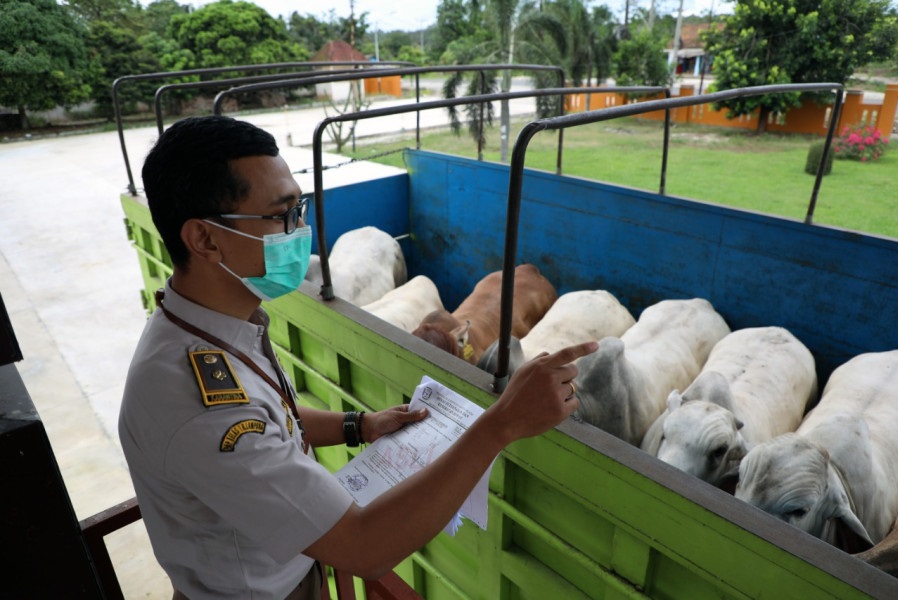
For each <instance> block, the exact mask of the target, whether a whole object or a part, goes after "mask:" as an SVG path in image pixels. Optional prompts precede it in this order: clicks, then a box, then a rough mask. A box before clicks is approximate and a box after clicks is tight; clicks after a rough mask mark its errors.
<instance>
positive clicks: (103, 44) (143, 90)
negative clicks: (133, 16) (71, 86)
mask: <svg viewBox="0 0 898 600" xmlns="http://www.w3.org/2000/svg"><path fill="white" fill-rule="evenodd" d="M87 44H88V46H89V48H90V52H91V54H92V58H93V65H94V67H95V69H94V70H92V72H91V80H90V81H91V87H92V88H93V93H92V97H93V99H94V102H96V104H97V107H98V109H99V111H100V112H101V113H102V114H103V115H105V116H107V117H109V116H111V115H112V96H111V90H112V82H113V81H115V80H116V79H118V78H119V77H122V76H124V75H132V74H139V73H155V72H158V71H161V70H162V68H161V66H160V64H159V59H158V58H157V56H156V55H155V54H154V53H153V52H151V51H149V50H148V49H147V48H145V47H144V46H143V44H142V43H141V41H140V39H139V38H138V37H137V36H136V35H135V33H134V32H133V31H132V30H130V29H124V28H122V27H119V26H118V25H116V24H115V23H113V22H111V21H105V20H99V21H94V22H93V23H91V26H90V33H89V34H88V35H87ZM157 85H158V84H157V83H156V82H149V81H148V82H133V83H132V85H128V86H122V88H121V96H120V99H121V101H122V102H124V103H129V102H130V103H134V102H136V101H138V100H146V101H151V100H152V98H153V91H154V89H155V88H156V86H157Z"/></svg>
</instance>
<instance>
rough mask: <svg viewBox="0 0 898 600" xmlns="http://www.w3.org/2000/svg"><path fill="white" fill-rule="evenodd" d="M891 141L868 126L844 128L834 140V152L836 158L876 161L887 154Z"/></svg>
mask: <svg viewBox="0 0 898 600" xmlns="http://www.w3.org/2000/svg"><path fill="white" fill-rule="evenodd" d="M888 143H889V140H887V139H885V138H884V137H882V133H880V131H879V130H878V129H875V128H873V127H870V126H866V125H851V126H849V127H843V128H842V131H841V133H839V136H838V137H837V138H836V139H834V140H833V152H834V153H835V156H836V158H841V159H847V160H859V161H861V162H868V161H871V160H876V159H878V158H879V157H880V156H882V153H883V152H885V149H886V146H887V145H888Z"/></svg>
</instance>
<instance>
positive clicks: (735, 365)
mask: <svg viewBox="0 0 898 600" xmlns="http://www.w3.org/2000/svg"><path fill="white" fill-rule="evenodd" d="M816 399H817V371H816V368H815V364H814V356H813V355H812V354H811V351H810V350H808V349H807V347H806V346H805V345H804V344H802V343H801V342H800V341H799V340H798V339H797V338H796V337H795V336H794V335H792V334H791V333H790V332H789V331H787V330H786V329H783V328H782V327H749V328H746V329H740V330H738V331H734V332H732V333H730V334H729V335H727V336H726V337H725V338H723V339H722V340H720V341H719V342H718V343H717V345H716V346H714V349H713V350H712V351H711V354H710V355H709V356H708V360H707V362H706V363H705V366H704V367H702V370H701V373H699V375H698V377H697V378H696V379H695V381H693V382H692V384H691V385H690V386H689V387H688V388H686V391H685V392H683V394H682V395H681V394H680V393H679V391H677V390H674V391H673V392H671V393H670V396H669V397H668V399H667V410H665V411H664V413H663V414H662V415H661V416H660V417H658V419H657V420H656V421H655V422H654V423H653V424H652V426H651V427H650V428H649V431H648V433H646V435H645V438H643V440H642V449H643V450H645V451H646V452H648V453H649V454H653V455H654V456H657V457H658V458H659V459H661V460H663V461H664V462H666V463H668V464H671V465H673V466H675V467H677V468H678V469H681V470H683V471H685V472H687V473H689V474H691V475H695V476H696V477H698V478H700V479H703V480H704V481H707V482H708V483H711V484H713V485H717V486H720V485H722V484H723V483H724V481H725V480H727V479H729V478H733V477H736V475H737V474H738V472H739V463H740V461H741V460H742V457H743V456H745V453H746V452H748V450H749V449H750V448H752V447H754V446H756V445H757V444H759V443H761V442H765V441H767V440H769V439H771V438H773V437H776V436H778V435H781V434H783V433H786V432H789V431H795V429H796V428H797V427H798V425H799V423H801V419H802V417H803V416H804V414H805V411H806V410H807V409H808V408H809V407H810V406H811V405H812V404H813V402H814V401H815V400H816Z"/></svg>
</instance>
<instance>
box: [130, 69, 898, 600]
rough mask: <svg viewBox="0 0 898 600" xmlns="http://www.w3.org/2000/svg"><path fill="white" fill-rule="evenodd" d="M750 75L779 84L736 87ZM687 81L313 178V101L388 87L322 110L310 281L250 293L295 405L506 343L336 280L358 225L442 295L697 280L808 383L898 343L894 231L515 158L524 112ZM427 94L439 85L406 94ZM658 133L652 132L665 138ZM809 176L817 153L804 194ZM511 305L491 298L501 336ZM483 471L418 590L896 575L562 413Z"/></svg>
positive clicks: (629, 294) (600, 592)
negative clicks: (422, 330) (538, 274)
mask: <svg viewBox="0 0 898 600" xmlns="http://www.w3.org/2000/svg"><path fill="white" fill-rule="evenodd" d="M821 85H822V86H824V88H826V89H830V90H834V91H836V93H837V102H836V107H838V103H839V102H840V101H841V88H839V87H838V86H835V87H833V86H829V87H827V85H828V84H821ZM772 87H773V88H777V86H772ZM789 89H792V88H789ZM813 89H818V88H813ZM819 89H823V88H819ZM759 90H760V91H759ZM762 91H763V92H777V91H779V88H777V89H766V88H764V89H762V88H757V89H756V88H747V89H746V90H742V91H737V92H739V93H747V94H751V93H755V94H757V93H760V92H762ZM719 94H726V93H719ZM727 97H731V96H726V95H723V96H715V95H713V94H712V95H709V96H706V98H707V99H706V100H704V101H706V102H710V101H711V100H721V99H726V98H727ZM474 98H475V99H480V100H492V99H494V96H491V95H485V96H482V97H474ZM472 101H473V100H472ZM701 101H702V100H697V99H695V98H692V99H689V98H686V99H682V98H662V99H659V100H651V101H648V102H645V103H643V105H641V106H633V105H626V106H617V107H611V108H603V109H599V110H597V111H588V112H586V113H580V114H577V115H562V116H557V117H549V118H546V119H538V120H534V121H533V122H531V123H529V124H528V125H527V126H525V128H524V129H523V130H522V131H521V134H520V135H519V137H518V141H517V142H516V143H515V146H514V150H513V153H512V159H511V164H509V165H505V164H495V163H490V162H484V161H482V160H473V159H468V158H462V157H459V156H452V155H447V154H442V153H439V152H434V151H429V150H423V149H420V148H418V149H406V150H405V151H404V160H405V165H406V169H405V170H404V171H398V172H395V171H390V172H388V173H387V174H385V175H383V176H375V177H374V178H371V179H368V180H364V181H353V182H351V183H346V184H341V183H340V182H339V181H338V180H339V177H335V178H334V180H332V181H331V184H329V185H328V186H326V188H325V185H324V183H323V181H324V179H323V177H322V171H323V169H324V168H323V167H322V162H321V161H322V158H321V149H322V144H321V132H322V131H323V129H324V127H325V126H326V125H327V123H326V122H325V121H331V120H339V119H341V118H345V119H365V118H377V117H378V116H380V115H382V114H387V113H388V112H390V111H392V110H395V111H402V110H407V107H406V108H394V109H389V110H387V111H381V112H380V113H378V111H377V110H374V111H363V112H359V113H354V114H351V115H342V116H338V117H334V118H330V117H329V118H328V119H325V121H322V124H321V125H320V126H319V127H318V128H317V129H316V132H315V140H314V142H313V150H314V161H313V162H314V167H315V169H314V177H315V185H316V188H315V195H316V198H315V204H314V206H313V209H312V212H311V215H312V217H310V219H311V220H312V223H313V229H315V231H316V239H315V240H314V242H313V243H315V244H317V248H318V249H319V253H320V254H321V258H322V265H323V267H324V268H323V271H324V274H325V285H324V286H322V287H318V286H316V285H313V284H311V283H309V282H306V283H304V284H303V285H302V286H301V287H300V289H299V290H297V291H296V292H294V293H291V294H289V295H287V296H286V297H284V298H281V299H278V300H275V301H273V302H270V303H266V305H265V308H266V309H267V310H268V312H269V314H270V315H271V336H272V339H273V341H274V342H275V343H276V345H277V352H278V355H279V358H280V360H281V362H282V364H283V366H284V367H285V368H286V370H287V371H288V373H289V375H290V376H291V377H292V379H293V382H294V383H295V385H296V388H297V390H298V392H299V397H300V401H301V403H302V404H304V405H306V406H310V407H315V408H325V409H331V410H337V411H347V410H366V411H376V410H380V409H383V408H386V407H388V406H392V405H395V404H397V403H403V402H407V401H409V399H410V398H411V395H412V393H413V391H414V389H415V387H416V386H417V385H418V384H419V383H420V381H421V378H422V376H424V375H427V376H429V377H431V378H433V379H435V380H437V381H439V382H441V383H443V384H444V385H446V386H448V387H450V388H451V389H453V390H455V391H457V392H459V393H460V394H462V395H464V396H466V397H467V398H469V399H471V400H472V401H474V402H475V403H477V404H479V405H481V406H487V405H489V404H490V403H492V402H494V401H495V399H496V397H497V394H498V390H500V389H501V388H502V386H503V385H504V381H505V379H506V378H505V377H504V376H503V373H504V371H503V369H505V368H507V354H506V355H504V360H503V357H502V356H500V367H499V372H498V373H495V374H492V373H487V372H484V371H482V370H480V369H478V368H476V367H475V366H474V365H471V364H468V363H466V362H464V361H462V360H461V359H458V358H455V357H454V356H451V355H449V354H448V353H445V352H443V351H441V350H439V349H437V348H435V347H433V346H431V345H429V344H427V343H426V342H424V341H423V340H421V339H419V338H417V337H414V336H412V335H411V334H409V333H406V332H405V331H402V330H400V329H397V328H395V327H393V326H392V325H389V324H387V323H386V322H384V321H381V320H380V319H378V318H376V317H374V316H373V315H371V314H369V313H367V312H365V311H363V310H362V309H360V308H359V307H357V306H354V305H352V304H350V303H348V302H346V301H344V300H342V299H340V298H339V297H336V298H335V297H333V292H332V289H331V288H330V285H329V281H330V278H329V272H328V268H327V252H328V250H329V248H330V245H331V244H332V243H333V241H335V240H336V239H337V237H338V236H339V235H341V234H342V233H343V232H346V231H349V230H351V229H354V228H357V227H362V226H366V225H373V226H376V227H378V228H380V229H382V230H384V231H387V232H389V233H390V234H392V235H393V236H395V237H396V238H397V239H400V240H401V245H402V248H403V251H404V253H405V258H406V261H407V265H408V271H409V277H412V276H414V275H426V276H428V277H430V278H431V279H432V280H433V281H434V282H435V283H436V285H437V287H438V289H439V290H440V294H441V297H442V300H443V303H444V304H445V306H446V307H447V308H449V309H450V310H452V309H453V308H454V307H455V306H457V305H458V304H459V303H460V302H461V300H462V299H463V298H464V297H465V296H466V295H467V294H468V293H469V292H470V291H471V290H472V289H473V287H474V285H475V283H476V282H477V281H478V280H479V279H480V278H481V277H482V276H483V275H485V274H486V273H488V272H491V271H495V270H498V269H503V270H504V271H505V273H506V282H508V281H509V279H510V276H513V271H512V268H513V265H514V264H518V263H522V262H530V263H533V264H535V265H537V266H538V267H539V268H540V270H541V271H542V273H543V274H544V275H545V276H546V277H547V278H548V279H549V280H550V281H551V282H552V283H553V284H554V285H555V287H556V288H557V290H558V292H559V294H563V293H565V292H569V291H574V290H583V289H605V290H608V291H610V292H611V293H613V294H614V295H615V296H616V297H617V298H618V299H619V300H620V301H621V302H622V303H623V304H624V305H625V306H626V307H627V308H628V309H629V310H630V312H631V313H632V314H633V315H635V316H638V315H639V313H640V312H641V311H642V309H644V308H645V307H647V306H649V305H651V304H653V303H655V302H658V301H660V300H664V299H670V298H692V297H701V298H706V299H708V300H709V301H710V302H711V303H712V304H713V305H714V307H715V308H716V309H717V311H718V312H719V313H720V314H721V315H722V316H723V317H724V318H725V319H726V321H727V323H728V324H729V326H730V327H731V328H732V329H734V330H735V329H740V328H744V327H755V326H767V325H778V326H782V327H785V328H787V329H789V330H790V331H792V332H793V333H794V334H795V335H796V336H797V337H798V338H799V339H800V340H801V341H802V342H804V343H805V344H806V345H807V346H808V347H809V348H810V350H811V351H812V353H813V354H814V357H815V359H816V363H817V368H818V374H819V377H820V382H821V388H822V385H823V384H825V382H826V378H827V377H828V375H829V374H830V373H831V372H832V370H833V369H834V368H836V367H837V366H839V365H840V364H842V363H844V362H845V361H847V360H848V359H850V358H851V357H853V356H855V355H857V354H860V353H863V352H875V351H884V350H891V349H894V348H898V328H896V327H895V324H896V323H898V302H896V300H898V293H896V285H898V269H896V265H898V240H895V239H891V238H885V237H878V236H874V235H868V234H863V233H858V232H854V231H846V230H842V229H838V228H834V227H827V226H821V225H816V224H813V223H812V222H811V221H812V219H811V218H810V211H809V218H808V219H806V220H805V221H803V222H802V221H797V220H791V219H786V218H781V217H776V216H771V215H767V214H759V213H757V212H751V211H746V210H738V209H734V208H728V207H725V206H719V205H714V204H710V203H706V202H701V201H697V200H692V199H688V198H679V197H673V196H670V195H667V194H665V193H664V183H663V180H664V175H663V168H662V183H661V186H660V190H659V192H652V191H645V190H639V189H632V188H628V187H623V186H619V185H610V184H608V183H603V182H601V181H592V180H587V179H583V178H577V177H571V176H565V175H563V174H559V173H557V172H556V173H550V172H542V171H537V170H531V169H525V168H524V166H523V165H524V156H525V155H526V148H527V143H528V141H529V139H530V138H531V137H532V136H534V135H536V134H537V133H539V132H542V131H556V130H557V131H558V132H559V134H560V132H561V131H562V130H563V129H565V128H568V127H576V126H581V125H584V124H587V123H589V122H595V121H597V120H606V119H611V118H617V117H619V116H632V115H638V114H641V113H648V112H649V111H655V112H657V111H662V112H665V111H668V110H669V109H671V108H673V107H677V106H687V105H690V104H689V103H691V104H692V105H694V104H696V103H698V102H701ZM431 108H434V109H443V108H445V105H442V104H440V103H439V102H430V103H428V102H423V103H420V104H418V105H417V107H416V108H415V109H414V110H418V111H423V110H429V109H431ZM666 131H667V128H665V132H666ZM829 135H830V138H831V135H832V130H830V134H829ZM559 140H561V136H560V135H559ZM666 141H667V135H666V133H665V156H666ZM559 164H560V161H559ZM292 166H293V167H294V168H297V167H298V166H299V165H292ZM821 174H822V162H821V171H820V172H818V176H817V179H816V180H815V183H814V190H813V194H814V196H815V195H816V191H817V190H818V189H819V185H820V182H821V176H822V175H821ZM121 202H122V207H123V209H124V214H125V221H126V225H127V228H128V231H129V236H130V238H131V240H133V245H134V248H135V249H136V251H137V256H138V259H139V262H140V267H141V271H142V273H143V277H144V283H145V288H144V290H143V291H142V294H143V299H144V302H145V306H146V308H147V310H148V311H151V310H152V309H153V308H154V305H153V292H154V291H155V290H156V289H158V288H160V287H162V285H163V283H164V281H165V279H166V277H167V276H168V275H169V274H170V272H171V263H170V260H169V258H168V256H167V254H166V252H165V249H164V247H163V245H162V242H161V239H160V238H159V236H158V234H157V232H156V230H155V229H154V227H153V224H152V221H151V218H150V214H149V211H148V209H147V206H146V201H145V199H144V198H143V197H142V196H141V195H140V194H138V193H130V192H129V193H125V194H123V195H122V197H121ZM812 202H813V200H812ZM325 217H326V218H325ZM508 291H509V290H508V289H507V288H506V289H505V290H503V309H506V308H508V307H510V297H509V296H508ZM509 318H510V313H509V312H508V311H505V312H503V317H502V335H501V337H500V342H502V343H500V346H502V345H503V344H505V345H507V340H508V335H509ZM356 452H357V449H349V448H344V447H334V448H322V449H319V450H318V457H319V460H320V461H321V462H322V463H323V464H324V465H325V466H327V467H328V468H329V469H331V470H334V471H336V470H337V469H338V468H340V467H341V466H343V465H344V464H346V462H347V461H348V460H349V459H351V458H352V457H353V456H354V455H355V453H356ZM489 489H490V494H489V501H488V509H489V521H488V527H487V529H486V530H481V529H480V528H478V527H477V526H474V525H471V524H466V525H464V526H463V527H461V529H460V530H459V531H458V533H457V534H456V535H455V536H454V537H450V536H448V535H446V534H445V533H441V534H440V535H439V536H437V537H436V538H435V539H434V540H433V541H431V542H430V543H428V544H427V545H426V546H424V547H423V548H422V549H421V550H420V551H418V552H416V553H415V554H414V555H412V556H411V557H409V558H408V559H407V560H405V561H404V562H403V563H401V564H400V565H399V566H398V567H397V568H396V573H397V574H399V576H400V577H401V578H403V579H404V580H405V581H406V582H407V583H408V584H409V585H411V586H412V587H413V588H414V589H415V590H416V591H417V592H418V593H419V594H421V595H422V596H424V597H426V598H428V599H430V600H438V599H443V598H446V599H458V598H489V599H516V598H539V599H545V598H606V599H611V598H690V599H701V598H801V599H807V598H815V599H817V598H839V599H845V598H864V597H877V598H896V597H898V579H895V578H893V577H891V576H889V575H887V574H886V573H884V572H882V571H880V570H878V569H876V568H874V567H872V566H870V565H868V564H867V563H865V562H862V561H861V560H858V559H857V558H855V557H853V556H851V555H849V554H846V553H844V552H842V551H840V550H838V549H836V548H835V547H832V546H830V545H828V544H826V543H824V542H822V541H820V540H818V539H817V538H814V537H812V536H810V535H808V534H806V533H804V532H802V531H800V530H798V529H796V528H793V527H791V526H789V525H787V524H785V523H783V522H781V521H778V520H776V519H774V518H772V517H770V516H769V515H767V514H765V513H763V512H761V511H760V510H758V509H756V508H754V507H753V506H750V505H748V504H746V503H743V502H741V501H739V500H736V499H735V498H734V497H733V496H732V495H730V494H728V493H726V492H724V491H722V490H720V489H717V488H715V487H713V486H711V485H709V484H706V483H704V482H702V481H700V480H698V479H696V478H694V477H692V476H689V475H686V474H684V473H682V472H680V471H678V470H676V469H674V468H672V467H670V466H669V465H666V464H664V463H662V462H660V461H659V460H657V459H655V458H653V457H651V456H649V455H648V454H646V453H644V452H642V451H641V450H640V449H638V448H636V447H634V446H631V445H629V444H627V443H625V442H623V441H621V440H619V439H617V438H615V437H613V436H611V435H609V434H607V433H605V432H604V431H602V430H600V429H598V428H595V427H593V426H591V425H588V424H585V423H582V422H578V421H576V420H574V419H569V420H568V421H566V422H565V423H563V424H561V425H560V426H558V427H557V428H555V429H554V430H552V431H549V432H548V433H546V434H544V435H541V436H539V437H536V438H532V439H526V440H521V441H518V442H515V443H514V444H512V445H511V446H510V447H509V448H507V449H506V450H505V451H503V452H502V454H501V455H500V457H499V458H498V459H497V460H496V462H495V464H494V466H493V469H492V472H491V477H490V481H489ZM420 502H427V498H421V499H420Z"/></svg>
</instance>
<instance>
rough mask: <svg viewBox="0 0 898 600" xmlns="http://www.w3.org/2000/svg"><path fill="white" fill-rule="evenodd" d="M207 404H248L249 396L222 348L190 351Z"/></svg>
mask: <svg viewBox="0 0 898 600" xmlns="http://www.w3.org/2000/svg"><path fill="white" fill-rule="evenodd" d="M188 355H189V356H190V364H191V365H192V366H193V372H194V374H196V381H197V383H198V384H199V386H200V392H201V393H202V395H203V404H204V405H205V406H219V405H221V404H248V403H249V396H247V394H246V390H244V389H243V386H242V385H240V380H238V379H237V375H236V374H235V373H234V369H232V368H231V363H230V362H229V361H228V357H227V355H226V354H225V353H224V351H222V350H197V351H195V352H188Z"/></svg>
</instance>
